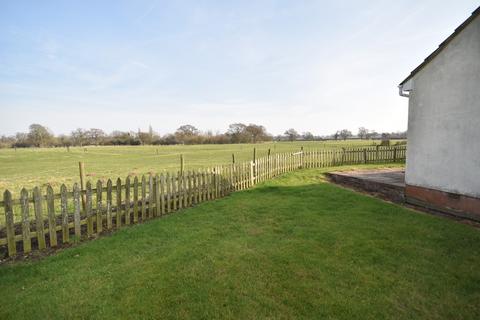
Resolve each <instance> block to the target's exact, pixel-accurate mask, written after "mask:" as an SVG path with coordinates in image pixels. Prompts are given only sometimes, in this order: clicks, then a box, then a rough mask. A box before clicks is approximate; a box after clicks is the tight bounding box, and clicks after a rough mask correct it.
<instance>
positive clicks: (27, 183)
mask: <svg viewBox="0 0 480 320" xmlns="http://www.w3.org/2000/svg"><path fill="white" fill-rule="evenodd" d="M373 143H377V144H378V143H379V141H371V140H368V141H365V140H364V141H360V140H347V141H327V142H293V143H291V142H280V143H261V144H229V145H192V146H183V145H176V146H125V147H124V146H108V147H94V146H89V147H86V148H70V152H67V150H66V149H65V148H43V149H17V150H16V151H15V150H13V149H0V190H1V191H2V192H3V190H4V189H10V190H11V191H12V192H15V193H17V192H19V191H20V189H21V188H22V187H25V188H33V187H34V186H39V187H42V186H45V185H46V184H51V185H52V186H53V187H54V189H55V190H58V188H59V186H60V185H61V184H62V183H66V184H68V185H69V186H71V185H73V183H74V182H78V180H79V178H78V162H79V161H83V162H84V163H85V166H86V171H87V176H88V178H89V179H91V180H96V179H108V178H114V179H116V178H118V177H122V178H124V177H126V176H127V175H128V174H130V173H135V174H138V175H142V174H146V173H148V172H155V173H160V172H164V171H175V170H178V169H179V165H180V160H179V158H180V154H183V155H184V157H185V164H186V169H187V170H188V169H189V168H190V169H192V168H199V167H207V166H211V165H219V164H225V163H231V161H232V153H233V154H235V157H236V161H245V160H251V159H252V154H253V148H256V149H257V157H261V156H264V155H266V153H267V152H268V149H271V152H272V153H274V152H287V151H295V150H299V149H300V147H301V146H304V147H305V148H325V147H331V148H334V147H341V146H351V145H355V146H361V145H371V144H373ZM85 149H86V151H85Z"/></svg>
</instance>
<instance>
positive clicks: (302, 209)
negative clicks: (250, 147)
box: [0, 171, 480, 319]
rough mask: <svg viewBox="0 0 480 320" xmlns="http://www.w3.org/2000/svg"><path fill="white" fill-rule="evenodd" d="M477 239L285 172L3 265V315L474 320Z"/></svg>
mask: <svg viewBox="0 0 480 320" xmlns="http://www.w3.org/2000/svg"><path fill="white" fill-rule="evenodd" d="M479 240H480V233H479V232H478V230H476V229H474V228H470V227H468V226H465V225H460V224H457V223H454V222H452V221H449V220H445V219H441V218H437V217H432V216H427V215H420V214H417V213H415V212H412V211H410V210H407V209H405V208H402V207H400V206H397V205H394V204H390V203H385V202H383V201H380V200H377V199H374V198H371V197H366V196H364V195H361V194H357V193H354V192H352V191H350V190H346V189H342V188H339V187H337V186H335V185H331V184H328V183H324V182H322V177H321V175H319V174H318V172H315V171H313V172H312V171H310V172H307V171H305V172H299V173H296V174H289V175H286V176H283V177H281V178H279V179H276V180H274V181H270V182H268V183H265V184H262V185H259V186H257V187H256V188H254V189H252V190H247V191H243V192H238V193H234V194H232V195H231V196H229V197H226V198H223V199H220V200H217V201H212V202H207V203H203V204H201V205H199V206H197V207H195V208H189V209H185V210H182V211H180V212H178V213H175V214H172V215H169V216H167V217H165V218H163V219H157V220H152V221H149V222H147V223H145V224H142V225H136V226H132V227H128V228H125V229H123V230H121V231H119V232H117V233H115V234H113V235H112V236H110V237H105V238H101V239H98V240H96V241H93V242H89V243H84V244H82V245H79V246H78V247H75V248H71V249H68V250H65V251H63V252H60V253H59V254H57V255H55V256H51V257H48V258H46V259H44V260H42V261H37V262H33V263H21V264H17V265H11V266H4V267H2V268H0V299H1V301H2V308H0V318H2V319H8V318H31V317H46V318H103V319H105V318H107V319H109V318H110V319H113V318H125V319H127V318H129V319H131V318H266V317H269V318H321V317H333V318H339V319H342V318H343V319H351V318H355V317H358V316H359V315H361V318H363V319H378V318H422V319H429V318H431V319H434V318H435V319H438V318H444V319H450V318H474V316H475V315H476V314H478V312H479V311H480V310H479V307H478V306H479V305H480V304H479V302H480V271H479V269H478V268H476V267H475V266H478V265H480V251H479V249H478V243H479Z"/></svg>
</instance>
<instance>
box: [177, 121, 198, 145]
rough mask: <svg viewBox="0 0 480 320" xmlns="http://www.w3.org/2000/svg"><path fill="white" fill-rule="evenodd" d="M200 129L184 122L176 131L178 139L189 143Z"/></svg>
mask: <svg viewBox="0 0 480 320" xmlns="http://www.w3.org/2000/svg"><path fill="white" fill-rule="evenodd" d="M199 133H200V131H198V129H197V128H195V127H194V126H192V125H190V124H184V125H182V126H180V127H179V128H178V129H177V131H175V137H176V139H177V140H178V141H179V142H181V143H189V142H192V141H193V140H194V138H195V137H196V136H198V134H199Z"/></svg>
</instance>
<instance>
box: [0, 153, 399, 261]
mask: <svg viewBox="0 0 480 320" xmlns="http://www.w3.org/2000/svg"><path fill="white" fill-rule="evenodd" d="M405 154H406V146H388V147H381V146H377V147H369V148H349V149H339V150H335V149H325V150H305V151H304V150H302V151H301V152H296V153H280V154H273V155H270V156H266V157H262V158H259V159H254V161H249V162H243V163H234V164H230V165H222V166H215V167H211V168H207V169H203V170H194V171H187V172H178V173H173V174H170V173H167V174H160V175H149V176H142V177H138V176H135V177H130V176H129V177H127V178H126V179H125V180H123V181H122V179H120V178H118V179H117V180H116V181H112V180H108V181H107V182H106V183H104V182H102V181H97V182H96V184H95V185H93V184H92V183H91V182H87V184H86V187H85V190H81V189H80V186H79V185H78V184H74V185H73V187H72V188H71V189H70V190H69V189H68V188H67V186H65V185H62V186H61V188H60V193H57V194H55V193H54V191H53V188H52V187H51V186H48V187H47V188H46V191H45V192H44V193H42V190H41V189H40V188H38V187H35V188H34V189H33V190H31V191H28V190H26V189H22V190H21V192H20V196H19V197H18V198H14V197H13V196H12V193H11V192H10V191H9V190H6V191H5V192H4V195H3V201H0V207H2V208H3V209H4V215H5V223H4V225H3V226H1V227H0V252H1V253H3V255H5V256H7V255H8V256H15V255H17V254H19V253H21V252H23V253H24V254H28V253H29V252H31V251H32V250H42V249H45V248H47V247H57V246H59V245H63V244H69V243H72V242H77V241H80V240H84V239H89V238H92V237H95V236H97V235H99V234H101V233H102V232H106V231H111V230H115V229H119V228H121V227H122V225H129V224H136V223H141V222H143V221H146V220H149V219H152V218H156V217H160V216H163V215H165V214H168V213H171V212H173V211H177V210H179V209H182V208H186V207H191V206H193V205H196V204H199V203H201V202H204V201H209V200H214V199H218V198H221V197H224V196H226V195H228V194H230V193H231V192H234V191H238V190H244V189H248V188H250V187H252V186H254V185H255V184H256V183H259V182H263V181H266V180H269V179H272V178H274V177H276V176H278V175H280V174H283V173H286V172H290V171H293V170H297V169H300V168H320V167H333V166H340V165H352V164H363V163H385V162H400V161H404V160H405ZM16 220H17V221H16ZM1 253H0V254H1Z"/></svg>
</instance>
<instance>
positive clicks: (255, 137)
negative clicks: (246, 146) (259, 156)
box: [245, 123, 268, 143]
mask: <svg viewBox="0 0 480 320" xmlns="http://www.w3.org/2000/svg"><path fill="white" fill-rule="evenodd" d="M245 132H246V133H247V134H248V135H249V136H250V138H251V139H252V142H253V143H257V141H262V140H265V138H266V137H267V136H268V134H267V129H265V127H264V126H261V125H257V124H253V123H251V124H249V125H248V126H247V127H246V128H245Z"/></svg>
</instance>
